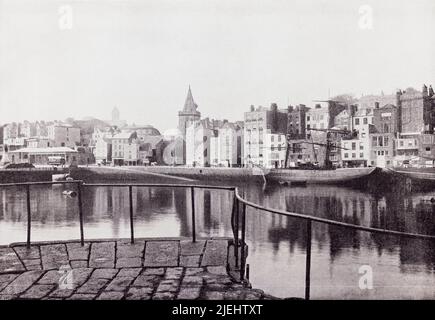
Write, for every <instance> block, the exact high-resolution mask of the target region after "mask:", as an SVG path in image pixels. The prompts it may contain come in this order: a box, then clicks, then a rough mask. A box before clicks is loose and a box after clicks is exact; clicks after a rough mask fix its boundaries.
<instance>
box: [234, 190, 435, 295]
mask: <svg viewBox="0 0 435 320" xmlns="http://www.w3.org/2000/svg"><path fill="white" fill-rule="evenodd" d="M238 191H239V190H238V189H237V188H236V189H235V205H236V208H237V213H238V210H240V209H239V207H240V205H241V206H242V209H241V212H242V217H241V218H242V225H241V245H242V247H241V249H242V250H241V266H240V278H241V279H242V280H243V277H244V273H245V269H246V257H245V256H244V250H243V249H244V247H245V245H244V244H245V240H246V230H245V229H246V207H247V206H248V207H251V208H254V209H258V210H261V211H265V212H269V213H273V214H278V215H281V216H286V217H291V218H297V219H302V220H305V221H306V222H307V228H306V260H305V299H306V300H309V299H310V283H311V238H312V223H313V222H319V223H323V224H327V225H331V226H338V227H344V228H350V229H353V230H359V231H366V232H371V233H378V234H383V235H390V236H398V237H407V238H413V239H421V240H435V236H431V235H424V234H416V233H408V232H400V231H394V230H386V229H379V228H371V227H365V226H359V225H355V224H350V223H345V222H340V221H335V220H329V219H324V218H319V217H314V216H310V215H305V214H300V213H293V212H288V211H284V210H279V209H271V208H266V207H263V206H261V205H258V204H256V203H253V202H250V201H247V200H245V199H243V198H242V197H241V196H240V195H239V192H238ZM237 216H238V214H237ZM238 220H239V218H238V217H237V219H236V230H237V231H236V234H235V239H236V241H235V242H236V243H238V236H239V223H238Z"/></svg>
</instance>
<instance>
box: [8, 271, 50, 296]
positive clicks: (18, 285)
mask: <svg viewBox="0 0 435 320" xmlns="http://www.w3.org/2000/svg"><path fill="white" fill-rule="evenodd" d="M42 274H43V272H42V271H26V272H24V273H22V274H20V275H19V276H18V277H17V278H15V279H14V280H13V281H12V282H11V283H9V285H8V286H6V288H4V289H3V291H2V292H1V294H4V295H18V294H21V293H23V292H24V291H26V290H27V289H29V288H30V286H31V285H32V284H33V283H35V282H36V280H38V278H39V277H40V276H41V275H42Z"/></svg>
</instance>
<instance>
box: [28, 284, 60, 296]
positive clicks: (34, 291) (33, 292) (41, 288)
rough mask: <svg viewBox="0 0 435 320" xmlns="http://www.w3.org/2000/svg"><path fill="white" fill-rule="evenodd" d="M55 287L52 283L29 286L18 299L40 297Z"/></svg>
mask: <svg viewBox="0 0 435 320" xmlns="http://www.w3.org/2000/svg"><path fill="white" fill-rule="evenodd" d="M54 288H55V285H53V284H36V285H33V286H31V287H30V288H29V289H28V290H27V291H26V292H25V293H24V294H22V295H21V296H20V299H42V298H43V297H45V296H46V295H48V294H49V293H50V291H52V290H53V289H54Z"/></svg>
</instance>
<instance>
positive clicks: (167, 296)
mask: <svg viewBox="0 0 435 320" xmlns="http://www.w3.org/2000/svg"><path fill="white" fill-rule="evenodd" d="M174 298H175V293H173V292H157V293H155V294H154V295H153V297H152V299H153V300H173V299H174Z"/></svg>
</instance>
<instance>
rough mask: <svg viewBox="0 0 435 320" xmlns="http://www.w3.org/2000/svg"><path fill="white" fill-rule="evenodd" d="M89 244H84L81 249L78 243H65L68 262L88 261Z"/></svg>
mask: <svg viewBox="0 0 435 320" xmlns="http://www.w3.org/2000/svg"><path fill="white" fill-rule="evenodd" d="M89 246H90V243H85V244H84V245H83V247H82V246H81V244H80V243H79V242H73V243H67V244H66V248H67V250H68V257H69V259H70V260H88V257H89Z"/></svg>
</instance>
